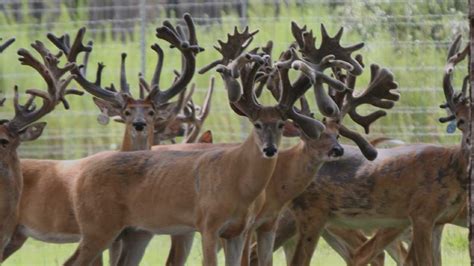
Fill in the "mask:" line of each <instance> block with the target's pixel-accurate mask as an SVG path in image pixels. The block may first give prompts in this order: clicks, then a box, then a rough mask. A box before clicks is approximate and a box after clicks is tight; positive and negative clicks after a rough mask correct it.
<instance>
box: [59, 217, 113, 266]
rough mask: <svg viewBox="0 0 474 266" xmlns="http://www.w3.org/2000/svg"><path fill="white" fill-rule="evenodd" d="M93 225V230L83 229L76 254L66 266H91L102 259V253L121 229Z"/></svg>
mask: <svg viewBox="0 0 474 266" xmlns="http://www.w3.org/2000/svg"><path fill="white" fill-rule="evenodd" d="M97 226H98V225H97V224H93V225H92V228H90V227H89V228H88V227H83V228H81V231H82V232H81V233H82V239H81V242H79V246H78V247H77V249H76V251H75V252H74V254H73V255H72V256H71V257H70V258H69V259H68V260H67V261H66V263H65V264H64V265H74V266H82V265H90V264H92V263H94V262H95V261H96V260H97V259H99V258H100V256H101V255H102V252H103V251H104V250H105V249H107V248H108V247H109V246H110V245H111V244H112V243H113V241H114V240H115V239H116V237H117V235H118V234H119V232H120V231H122V230H121V228H118V227H114V226H110V225H109V226H108V227H107V226H101V227H97Z"/></svg>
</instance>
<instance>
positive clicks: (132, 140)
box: [120, 125, 154, 151]
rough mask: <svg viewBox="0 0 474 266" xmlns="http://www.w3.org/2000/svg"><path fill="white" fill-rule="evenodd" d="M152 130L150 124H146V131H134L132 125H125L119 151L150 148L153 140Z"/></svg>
mask: <svg viewBox="0 0 474 266" xmlns="http://www.w3.org/2000/svg"><path fill="white" fill-rule="evenodd" d="M153 131H154V130H153V127H152V126H151V127H150V126H147V127H146V131H144V132H136V131H134V129H133V127H132V125H127V127H126V129H125V134H124V136H123V141H122V148H121V149H120V151H143V150H150V149H151V147H152V146H153V141H154V132H153Z"/></svg>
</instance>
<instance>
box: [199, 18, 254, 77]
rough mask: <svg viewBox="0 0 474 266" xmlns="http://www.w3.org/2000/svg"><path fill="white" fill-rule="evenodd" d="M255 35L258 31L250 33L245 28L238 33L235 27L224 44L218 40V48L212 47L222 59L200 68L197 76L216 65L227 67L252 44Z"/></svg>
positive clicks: (247, 28)
mask: <svg viewBox="0 0 474 266" xmlns="http://www.w3.org/2000/svg"><path fill="white" fill-rule="evenodd" d="M257 33H258V30H256V31H254V32H250V31H249V27H245V29H244V30H243V31H242V32H241V33H240V32H239V30H238V29H237V26H236V27H235V28H234V33H233V34H232V35H231V34H227V41H226V42H223V41H221V40H218V41H217V42H218V43H219V46H220V47H218V46H214V48H215V49H216V50H217V51H218V52H219V53H220V54H221V55H222V58H221V59H218V60H216V61H214V62H212V63H210V64H208V65H206V66H204V67H203V68H201V69H200V70H199V74H204V73H206V72H207V71H209V70H211V69H213V68H214V67H216V66H218V65H227V64H228V63H229V62H230V61H232V60H234V59H235V58H237V57H238V56H239V55H241V54H242V52H243V51H245V49H247V47H248V46H249V45H250V44H251V43H252V41H253V36H254V35H255V34H257Z"/></svg>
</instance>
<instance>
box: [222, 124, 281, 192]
mask: <svg viewBox="0 0 474 266" xmlns="http://www.w3.org/2000/svg"><path fill="white" fill-rule="evenodd" d="M256 139H257V134H256V133H255V131H252V133H251V134H250V135H249V136H248V137H247V139H246V140H245V141H244V142H243V143H242V144H240V145H239V146H237V147H236V149H235V150H234V152H233V154H234V156H232V157H231V160H233V163H232V164H233V165H234V166H235V167H237V168H236V169H234V171H233V172H235V173H236V174H238V184H239V189H240V191H241V194H242V195H243V197H245V198H247V199H252V198H253V199H254V198H256V197H257V196H258V195H260V194H261V193H262V191H263V190H264V189H265V187H266V186H267V185H268V183H269V181H270V178H271V176H272V174H273V170H274V169H275V165H276V162H277V155H275V156H273V157H272V158H265V157H264V156H263V153H262V151H261V150H260V148H259V147H258V145H257V143H256Z"/></svg>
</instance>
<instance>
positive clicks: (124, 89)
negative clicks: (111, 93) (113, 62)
mask: <svg viewBox="0 0 474 266" xmlns="http://www.w3.org/2000/svg"><path fill="white" fill-rule="evenodd" d="M126 58H127V54H126V53H122V55H121V60H120V92H121V93H124V94H130V86H129V85H128V83H127V73H126V71H125V59H126Z"/></svg>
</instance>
